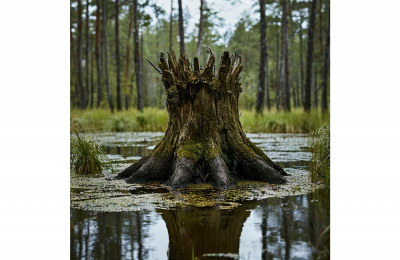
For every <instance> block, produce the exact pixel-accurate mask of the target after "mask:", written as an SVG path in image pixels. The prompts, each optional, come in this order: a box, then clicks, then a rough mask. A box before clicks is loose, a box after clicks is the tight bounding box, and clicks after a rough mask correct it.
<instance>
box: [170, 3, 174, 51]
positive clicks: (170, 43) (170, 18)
mask: <svg viewBox="0 0 400 260" xmlns="http://www.w3.org/2000/svg"><path fill="white" fill-rule="evenodd" d="M173 10H174V9H173V0H171V14H170V17H169V51H172V28H173V27H172V22H173V21H172V11H173Z"/></svg>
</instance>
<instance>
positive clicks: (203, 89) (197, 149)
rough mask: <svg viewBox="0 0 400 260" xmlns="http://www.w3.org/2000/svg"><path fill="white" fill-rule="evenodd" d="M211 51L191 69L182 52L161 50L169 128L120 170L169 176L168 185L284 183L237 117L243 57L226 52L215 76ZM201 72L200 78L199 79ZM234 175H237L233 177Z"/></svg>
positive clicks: (136, 178)
mask: <svg viewBox="0 0 400 260" xmlns="http://www.w3.org/2000/svg"><path fill="white" fill-rule="evenodd" d="M209 53H210V57H209V60H208V62H207V64H206V65H205V66H204V69H203V70H201V71H199V64H198V59H197V58H195V59H194V71H192V69H191V67H190V63H189V59H188V58H187V56H186V54H185V53H184V52H181V55H180V57H179V62H178V61H177V59H176V56H175V53H174V52H171V53H170V54H169V55H168V59H167V57H166V56H165V55H164V54H163V53H161V54H160V62H159V67H160V69H161V73H162V78H161V81H162V82H163V85H164V86H165V90H166V93H167V98H166V100H167V102H166V103H167V111H168V115H169V122H168V129H167V130H166V132H165V136H164V138H163V140H162V141H161V142H160V143H159V144H158V145H157V146H156V147H155V148H154V150H153V151H152V152H151V155H149V156H145V157H142V159H140V160H139V161H138V162H137V163H135V164H133V165H131V166H130V167H128V168H127V169H125V170H124V171H122V172H121V173H119V174H118V178H127V180H126V181H127V182H128V183H138V182H151V181H167V186H171V187H175V188H176V187H184V186H186V185H188V184H189V183H193V182H195V183H205V182H211V183H213V185H214V186H216V187H229V186H231V185H232V183H233V182H234V179H235V178H241V179H250V180H259V181H266V182H269V183H284V182H285V181H286V180H285V179H284V177H283V176H286V175H287V173H286V172H285V171H284V170H283V169H282V168H280V167H279V166H278V165H276V164H275V163H273V162H272V161H271V159H270V158H269V157H268V156H267V155H266V154H265V153H264V152H263V151H262V150H261V149H260V148H258V147H257V146H255V145H254V144H253V143H252V142H251V141H250V140H249V139H248V138H247V137H246V135H245V133H244V132H243V129H242V127H241V124H240V121H239V109H238V101H239V95H240V93H241V92H242V88H241V87H240V83H239V80H240V78H239V74H240V72H241V70H242V68H243V66H242V65H241V64H240V63H241V57H240V56H239V55H237V54H235V55H234V56H232V58H231V57H230V56H229V53H228V52H224V53H223V55H222V57H221V61H220V66H219V69H218V73H217V77H215V76H214V73H213V67H214V64H215V56H214V54H213V53H212V51H211V49H209ZM200 78H201V80H200ZM235 176H236V177H235Z"/></svg>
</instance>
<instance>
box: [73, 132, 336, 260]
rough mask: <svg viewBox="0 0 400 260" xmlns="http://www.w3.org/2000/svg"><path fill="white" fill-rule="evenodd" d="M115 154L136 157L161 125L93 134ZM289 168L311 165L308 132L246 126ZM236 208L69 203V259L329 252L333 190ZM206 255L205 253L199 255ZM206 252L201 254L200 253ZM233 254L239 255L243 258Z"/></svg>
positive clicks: (123, 159) (126, 159)
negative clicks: (102, 208)
mask: <svg viewBox="0 0 400 260" xmlns="http://www.w3.org/2000/svg"><path fill="white" fill-rule="evenodd" d="M92 136H94V138H95V139H96V140H97V141H98V142H100V143H101V144H103V146H104V149H105V151H106V152H107V154H108V156H109V157H110V159H112V160H113V161H114V162H116V163H131V162H132V161H134V160H137V159H138V158H140V157H141V156H144V155H147V154H148V153H149V152H150V151H151V149H152V148H153V147H154V145H155V144H157V142H159V141H160V139H161V138H162V136H163V133H104V134H92ZM247 136H248V137H249V138H250V139H251V140H252V141H253V142H254V143H256V144H257V145H258V146H260V147H261V148H262V149H263V150H264V151H265V152H266V153H267V155H268V156H269V157H270V158H271V159H272V160H274V161H276V162H278V163H279V164H280V165H281V166H283V167H284V168H285V169H291V168H292V169H297V170H307V169H306V167H307V164H308V161H309V159H310V157H311V153H310V152H309V148H308V147H307V141H308V138H307V136H306V135H293V134H290V135H286V134H248V135H247ZM240 204H241V205H240V206H239V207H237V208H233V209H229V210H227V209H225V210H222V209H219V208H218V207H201V208H199V207H185V208H181V207H177V208H172V209H171V208H170V209H161V208H159V209H157V208H156V209H155V210H141V211H133V212H92V211H85V210H81V209H73V208H71V213H70V218H71V237H70V238H71V259H139V260H142V259H154V260H156V259H159V260H161V259H192V254H193V255H194V256H195V257H196V258H197V259H235V258H231V257H230V258H228V257H219V258H216V257H215V256H214V257H213V256H204V255H205V254H218V253H223V254H226V253H231V254H234V255H231V256H233V257H234V256H235V255H236V256H237V257H240V258H239V259H243V260H250V259H317V258H319V259H327V258H328V257H329V254H328V252H329V235H328V234H329V233H328V232H324V230H325V227H326V226H328V225H329V223H330V217H329V213H330V212H329V190H316V191H315V192H313V193H309V194H306V195H299V196H289V197H281V198H279V197H275V198H268V199H263V200H253V201H240ZM202 256H203V257H202ZM200 257H201V258H200ZM237 257H236V259H238V258H237Z"/></svg>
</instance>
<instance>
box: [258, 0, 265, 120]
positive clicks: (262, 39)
mask: <svg viewBox="0 0 400 260" xmlns="http://www.w3.org/2000/svg"><path fill="white" fill-rule="evenodd" d="M266 30H267V28H266V22H265V0H260V46H261V50H260V67H259V71H258V88H257V100H256V113H258V114H262V112H263V109H264V96H265V93H264V91H265V58H266V54H267V42H266V38H267V37H266Z"/></svg>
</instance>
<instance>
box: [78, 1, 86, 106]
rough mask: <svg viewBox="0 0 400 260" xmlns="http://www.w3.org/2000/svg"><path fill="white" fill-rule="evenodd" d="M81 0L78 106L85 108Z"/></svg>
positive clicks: (79, 2) (80, 7)
mask: <svg viewBox="0 0 400 260" xmlns="http://www.w3.org/2000/svg"><path fill="white" fill-rule="evenodd" d="M82 25H83V22H82V1H81V0H78V86H79V92H80V98H79V107H80V109H82V110H83V109H85V91H84V89H83V75H82Z"/></svg>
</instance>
